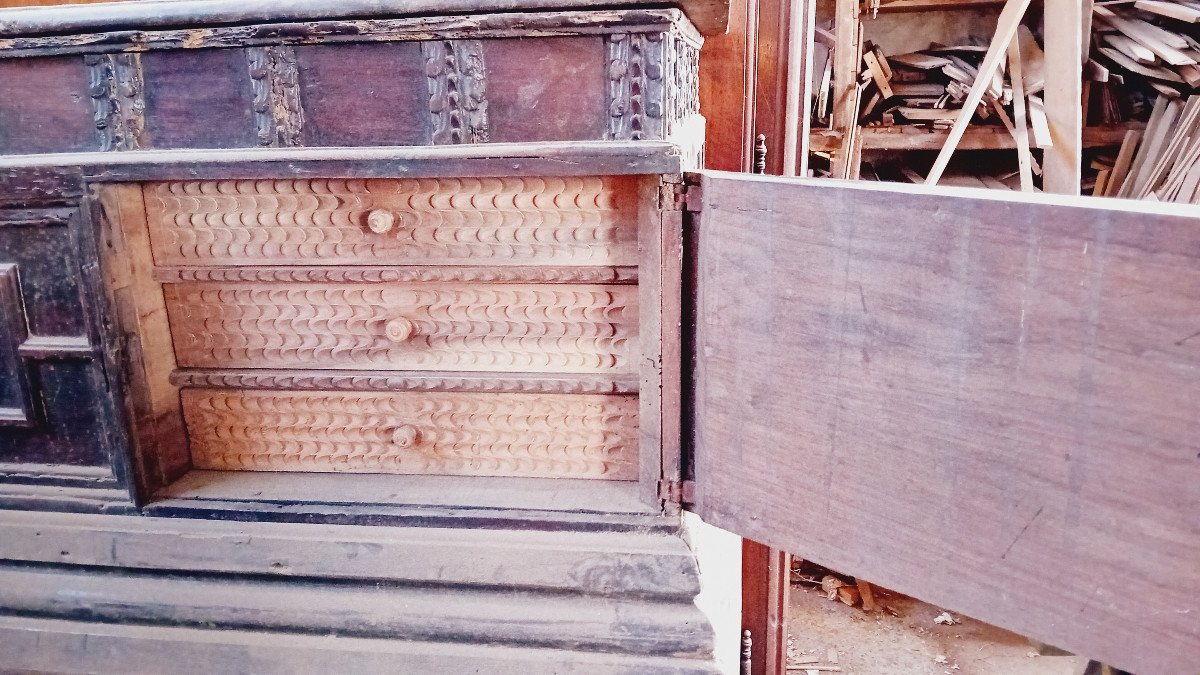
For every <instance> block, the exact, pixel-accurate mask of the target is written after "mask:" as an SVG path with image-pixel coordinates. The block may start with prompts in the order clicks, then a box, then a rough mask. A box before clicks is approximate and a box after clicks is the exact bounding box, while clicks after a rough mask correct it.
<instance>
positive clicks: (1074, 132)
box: [1042, 0, 1092, 195]
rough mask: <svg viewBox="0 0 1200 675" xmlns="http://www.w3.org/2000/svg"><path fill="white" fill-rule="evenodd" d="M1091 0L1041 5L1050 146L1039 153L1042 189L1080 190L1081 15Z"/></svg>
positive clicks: (1065, 192)
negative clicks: (1043, 17)
mask: <svg viewBox="0 0 1200 675" xmlns="http://www.w3.org/2000/svg"><path fill="white" fill-rule="evenodd" d="M1091 4H1092V3H1091V0H1058V1H1057V2H1048V3H1046V7H1045V40H1046V90H1045V92H1044V100H1045V102H1046V106H1045V111H1046V123H1047V125H1048V126H1049V131H1050V139H1051V141H1052V143H1053V147H1052V148H1047V149H1046V151H1045V154H1044V155H1043V157H1042V190H1043V191H1044V192H1053V193H1056V194H1063V195H1077V194H1079V189H1080V183H1081V181H1082V177H1083V175H1082V169H1081V167H1080V161H1081V160H1080V157H1081V155H1082V152H1083V106H1082V105H1081V103H1080V101H1081V98H1082V95H1083V85H1082V78H1083V40H1084V36H1083V33H1082V31H1083V16H1084V12H1085V11H1086V12H1089V13H1090V12H1091Z"/></svg>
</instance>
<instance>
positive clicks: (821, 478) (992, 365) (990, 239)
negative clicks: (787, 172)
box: [694, 173, 1200, 673]
mask: <svg viewBox="0 0 1200 675" xmlns="http://www.w3.org/2000/svg"><path fill="white" fill-rule="evenodd" d="M702 189H703V195H702V199H703V208H704V211H703V215H702V218H701V222H700V226H699V228H698V232H697V236H698V237H699V242H698V247H699V252H698V254H697V256H698V259H699V261H700V262H699V272H698V281H697V303H698V305H697V307H698V309H697V329H696V330H697V333H696V347H695V355H696V360H697V367H696V428H695V437H694V442H695V445H696V457H697V459H696V462H697V469H696V476H697V487H696V502H697V507H696V508H697V510H698V512H699V513H700V514H701V515H702V516H704V517H705V519H706V520H709V521H710V522H712V523H714V524H716V525H718V526H720V527H724V528H726V529H729V530H731V531H733V532H737V533H739V534H742V535H743V536H748V537H754V538H757V539H760V540H762V541H765V542H767V543H769V544H772V545H775V546H779V547H782V548H786V549H787V550H789V551H792V552H794V553H796V554H797V555H802V556H804V557H806V558H808V559H811V560H814V561H816V562H818V563H821V564H824V565H828V566H830V567H832V568H834V569H837V570H840V571H842V572H845V573H847V574H853V575H856V576H859V575H861V576H863V577H865V578H867V579H870V580H871V581H872V582H875V583H879V584H880V585H883V586H885V587H887V588H892V589H895V590H897V591H900V592H903V593H907V594H910V595H914V596H916V597H919V598H921V599H923V600H926V601H929V602H933V603H937V604H939V605H940V606H943V607H946V608H947V609H950V610H956V611H960V612H963V613H964V614H967V615H970V616H974V617H976V618H979V619H982V620H984V621H988V622H990V623H994V624H997V625H1000V626H1003V627H1006V628H1009V629H1012V630H1016V631H1018V632H1021V633H1024V634H1027V635H1030V636H1031V637H1034V638H1036V639H1039V640H1042V641H1044V642H1048V643H1051V644H1055V645H1058V646H1061V647H1063V648H1065V649H1068V650H1071V651H1074V652H1077V653H1080V654H1084V655H1087V656H1089V657H1091V658H1095V659H1098V660H1102V661H1104V662H1106V663H1111V664H1113V665H1115V666H1119V667H1122V668H1125V669H1128V670H1130V671H1133V672H1145V673H1152V672H1161V673H1179V672H1188V671H1189V670H1191V669H1193V668H1194V666H1195V664H1196V663H1197V661H1198V660H1200V622H1197V621H1196V620H1195V616H1196V613H1197V612H1198V611H1200V605H1198V604H1197V603H1198V602H1200V575H1197V569H1200V439H1198V437H1197V435H1196V433H1195V432H1196V420H1197V419H1200V378H1198V377H1197V374H1198V373H1200V338H1197V331H1198V329H1200V326H1197V323H1196V315H1197V309H1198V308H1200V264H1198V263H1200V228H1198V227H1197V222H1198V220H1197V218H1198V217H1200V213H1198V212H1197V211H1196V210H1195V209H1186V208H1168V207H1165V206H1158V205H1145V204H1140V203H1139V204H1123V203H1104V204H1099V203H1096V202H1091V201H1088V200H1082V199H1080V200H1067V199H1063V198H1062V197H1058V198H1057V199H1056V200H1053V201H1052V200H1051V199H1050V198H1038V197H1032V196H1029V195H1022V196H1021V198H1020V199H1014V198H1013V197H1011V196H1010V197H1007V198H1005V197H1001V196H993V195H991V194H986V195H985V193H983V192H975V191H961V192H960V191H950V190H939V191H936V192H932V191H930V192H926V191H918V190H915V189H914V188H912V187H911V186H905V187H896V188H881V187H860V186H851V185H845V184H836V183H822V184H821V185H819V186H818V185H816V184H814V183H809V182H805V181H789V180H782V179H776V180H771V179H765V178H749V177H737V176H733V175H724V174H715V173H714V174H709V175H706V176H705V179H704V181H703V183H702ZM898 204H902V205H903V208H897V205H898Z"/></svg>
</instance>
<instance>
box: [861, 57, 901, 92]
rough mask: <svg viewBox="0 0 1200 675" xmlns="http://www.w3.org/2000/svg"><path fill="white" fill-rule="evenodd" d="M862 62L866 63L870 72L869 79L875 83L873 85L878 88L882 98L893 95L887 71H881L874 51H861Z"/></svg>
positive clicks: (881, 68) (881, 67)
mask: <svg viewBox="0 0 1200 675" xmlns="http://www.w3.org/2000/svg"><path fill="white" fill-rule="evenodd" d="M863 62H864V63H866V64H867V70H869V71H870V72H871V80H872V81H873V82H874V83H875V86H876V87H878V88H879V93H880V94H882V95H883V97H884V98H891V97H892V96H894V94H893V93H892V85H891V83H889V82H888V76H887V73H885V72H883V66H881V65H880V63H879V59H878V58H877V57H876V56H875V53H874V52H873V51H866V52H863Z"/></svg>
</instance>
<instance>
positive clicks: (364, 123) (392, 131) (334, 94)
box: [296, 42, 430, 146]
mask: <svg viewBox="0 0 1200 675" xmlns="http://www.w3.org/2000/svg"><path fill="white" fill-rule="evenodd" d="M296 58H297V60H298V62H299V69H300V89H301V97H302V98H303V100H304V112H305V126H306V132H305V135H306V138H307V143H306V144H307V145H324V146H331V145H427V144H428V143H429V136H430V132H429V109H428V106H427V101H428V100H429V86H428V84H427V83H426V81H427V77H426V75H425V67H424V63H425V61H424V59H423V58H422V56H421V47H420V44H419V43H415V42H408V43H392V44H353V45H336V46H335V45H317V46H311V47H297V48H296Z"/></svg>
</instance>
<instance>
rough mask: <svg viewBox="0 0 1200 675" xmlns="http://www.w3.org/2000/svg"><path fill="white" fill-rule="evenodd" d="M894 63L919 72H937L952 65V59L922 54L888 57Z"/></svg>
mask: <svg viewBox="0 0 1200 675" xmlns="http://www.w3.org/2000/svg"><path fill="white" fill-rule="evenodd" d="M888 58H889V59H890V60H891V61H892V63H899V64H901V65H904V66H908V67H909V68H916V69H918V70H935V69H937V68H941V67H942V66H947V65H950V59H948V58H946V57H944V56H931V55H929V54H922V53H920V52H912V53H911V54H892V55H891V56H890V57H888Z"/></svg>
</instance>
